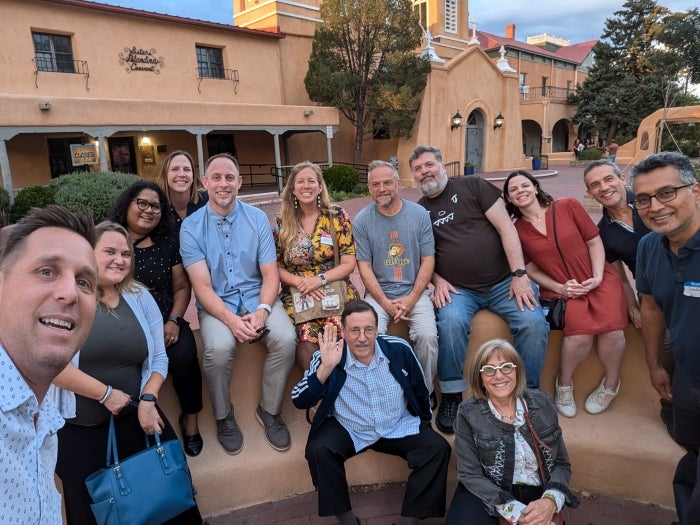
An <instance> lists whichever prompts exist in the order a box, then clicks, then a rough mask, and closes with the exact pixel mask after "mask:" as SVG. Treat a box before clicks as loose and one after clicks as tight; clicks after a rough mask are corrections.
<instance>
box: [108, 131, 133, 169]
mask: <svg viewBox="0 0 700 525" xmlns="http://www.w3.org/2000/svg"><path fill="white" fill-rule="evenodd" d="M109 160H110V161H111V163H112V171H119V172H121V173H136V155H135V154H134V137H110V139H109Z"/></svg>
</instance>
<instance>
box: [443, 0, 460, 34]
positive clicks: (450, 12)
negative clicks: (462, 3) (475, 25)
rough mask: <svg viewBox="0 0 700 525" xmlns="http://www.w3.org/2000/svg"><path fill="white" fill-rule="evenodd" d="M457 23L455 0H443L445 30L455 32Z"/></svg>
mask: <svg viewBox="0 0 700 525" xmlns="http://www.w3.org/2000/svg"><path fill="white" fill-rule="evenodd" d="M457 24H458V20H457V0H445V31H446V32H448V33H456V32H457V28H458V27H459V26H458V25H457Z"/></svg>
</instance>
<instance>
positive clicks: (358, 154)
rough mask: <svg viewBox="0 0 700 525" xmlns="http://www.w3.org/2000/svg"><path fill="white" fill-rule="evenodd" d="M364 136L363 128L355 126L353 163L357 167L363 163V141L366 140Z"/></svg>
mask: <svg viewBox="0 0 700 525" xmlns="http://www.w3.org/2000/svg"><path fill="white" fill-rule="evenodd" d="M364 134H365V132H364V129H363V127H362V126H360V127H358V126H357V125H355V149H354V151H353V155H352V162H353V164H355V167H357V166H359V165H360V162H361V161H362V141H363V139H364Z"/></svg>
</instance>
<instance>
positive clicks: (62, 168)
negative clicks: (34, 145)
mask: <svg viewBox="0 0 700 525" xmlns="http://www.w3.org/2000/svg"><path fill="white" fill-rule="evenodd" d="M71 144H85V140H84V138H83V137H66V138H60V139H47V145H48V148H49V168H50V170H51V178H52V179H55V178H56V177H60V176H61V175H65V174H66V173H73V172H77V171H88V169H89V167H88V166H87V165H86V164H81V165H80V166H73V157H72V155H71V152H70V147H71Z"/></svg>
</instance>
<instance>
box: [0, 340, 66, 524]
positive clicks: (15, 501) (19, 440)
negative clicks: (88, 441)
mask: <svg viewBox="0 0 700 525" xmlns="http://www.w3.org/2000/svg"><path fill="white" fill-rule="evenodd" d="M35 420H36V423H35ZM63 424H64V420H63V418H62V417H61V416H60V414H59V412H58V410H57V409H56V407H55V405H54V404H53V401H52V400H51V399H50V396H45V397H44V400H43V401H42V403H41V406H39V403H38V402H37V399H36V397H35V396H34V392H33V391H32V390H31V388H29V385H27V383H26V381H25V380H24V378H23V377H22V376H21V374H20V373H19V370H17V367H16V366H15V364H14V362H13V361H12V359H10V356H9V355H8V354H7V352H6V351H5V349H4V348H3V347H2V346H0V523H2V524H3V525H9V524H22V525H39V524H41V525H61V523H62V517H61V495H60V494H59V493H58V491H57V490H56V484H55V482H54V469H55V467H56V454H57V451H58V437H57V435H56V432H57V431H58V429H59V428H61V427H62V426H63Z"/></svg>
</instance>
